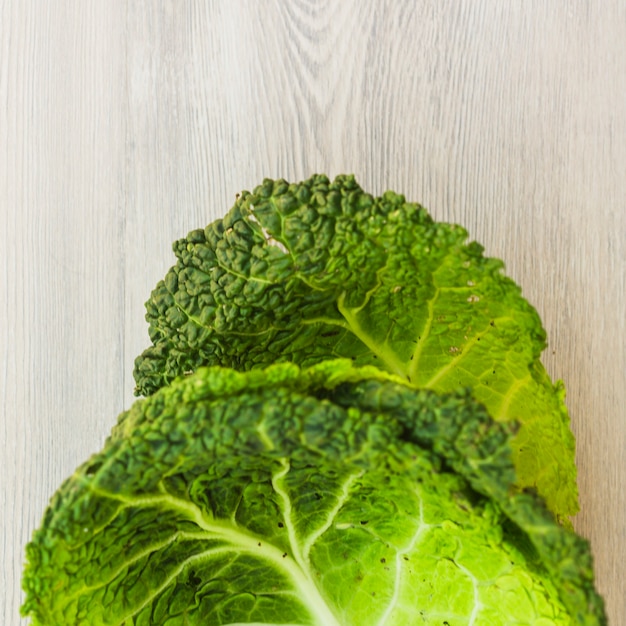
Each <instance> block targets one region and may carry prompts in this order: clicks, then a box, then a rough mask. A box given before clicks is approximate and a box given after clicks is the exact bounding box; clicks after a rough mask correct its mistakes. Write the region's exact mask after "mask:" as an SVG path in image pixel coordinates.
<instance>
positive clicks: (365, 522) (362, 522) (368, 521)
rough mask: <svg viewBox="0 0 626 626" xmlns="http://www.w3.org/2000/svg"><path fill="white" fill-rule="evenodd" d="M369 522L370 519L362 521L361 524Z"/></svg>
mask: <svg viewBox="0 0 626 626" xmlns="http://www.w3.org/2000/svg"><path fill="white" fill-rule="evenodd" d="M368 522H369V520H365V521H361V526H365V524H367V523H368Z"/></svg>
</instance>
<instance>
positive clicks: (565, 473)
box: [135, 176, 578, 523]
mask: <svg viewBox="0 0 626 626" xmlns="http://www.w3.org/2000/svg"><path fill="white" fill-rule="evenodd" d="M466 238H467V233H466V231H465V230H464V229H462V228H461V227H459V226H456V225H451V224H442V223H437V222H434V221H433V220H432V219H431V217H430V216H429V215H428V214H427V212H426V210H425V209H424V208H422V207H421V206H419V205H416V204H412V203H407V202H406V201H405V198H404V197H403V196H400V195H397V194H395V193H393V192H387V193H386V194H384V195H383V196H382V197H381V198H374V197H372V196H371V195H369V194H367V193H365V192H364V191H363V190H362V189H361V188H360V187H359V186H358V184H357V183H356V181H355V180H354V178H353V177H351V176H339V177H338V178H337V179H335V181H334V182H332V183H331V182H330V181H329V180H328V178H326V177H325V176H314V177H312V178H311V179H310V180H307V181H305V182H302V183H299V184H291V185H290V184H288V183H286V182H285V181H282V180H280V181H271V180H266V181H265V182H264V183H263V184H262V185H261V186H259V187H257V188H256V189H255V190H254V193H252V194H250V193H248V192H243V193H242V194H241V196H240V197H239V198H238V200H237V202H236V203H235V205H234V206H233V208H232V209H231V211H230V212H229V213H228V215H227V216H226V217H225V218H224V219H223V220H218V221H216V222H214V223H212V224H210V225H209V226H207V228H206V229H205V230H195V231H193V232H191V233H190V234H189V235H188V236H187V238H186V239H182V240H180V241H178V242H176V243H175V244H174V251H175V253H176V256H177V257H178V262H177V264H176V265H175V266H174V267H173V268H172V269H171V270H170V271H169V272H168V274H167V276H166V277H165V280H163V281H162V282H160V283H159V284H158V285H157V287H156V289H155V290H154V292H153V294H152V297H151V298H150V300H149V301H148V303H147V305H146V306H147V311H148V312H147V319H148V321H149V323H150V337H151V339H152V342H153V346H152V347H151V348H149V349H148V350H146V351H145V352H144V353H143V355H141V356H140V357H139V358H138V359H137V361H136V368H135V379H136V381H137V390H138V392H139V393H142V394H150V393H153V392H154V391H155V390H156V389H158V388H160V387H162V386H163V385H166V384H168V383H169V382H170V381H171V380H173V379H174V378H175V377H177V376H179V375H182V374H185V373H188V372H190V371H195V370H196V369H197V368H198V367H200V366H203V365H223V366H226V367H232V368H235V369H238V370H249V369H253V368H258V367H265V366H267V365H269V364H271V363H275V362H281V361H291V362H294V363H297V364H300V365H303V366H308V365H312V364H315V363H319V362H322V361H324V360H326V359H329V358H336V357H348V358H351V359H353V360H354V363H355V364H356V365H365V364H372V365H376V366H377V367H379V368H381V369H384V370H386V371H388V372H393V373H394V374H397V375H398V376H400V377H402V378H404V379H405V380H406V381H408V382H410V383H411V384H412V385H414V386H415V387H418V388H429V389H434V390H436V391H441V392H448V391H455V390H457V389H459V388H462V387H469V388H471V389H472V393H473V395H474V397H475V398H476V399H477V400H479V401H480V402H482V403H484V404H485V406H486V407H487V409H488V411H489V413H491V415H492V416H493V417H494V418H495V419H496V420H499V421H517V422H519V423H520V424H521V428H520V429H519V433H518V435H517V437H516V439H515V442H514V445H513V447H514V462H515V466H516V469H517V484H518V485H519V486H520V487H522V488H525V487H532V488H536V489H537V491H538V492H539V493H540V494H541V495H542V496H543V497H544V498H545V500H546V502H547V504H548V507H549V508H550V510H552V511H553V512H554V513H555V514H556V515H557V516H558V517H559V518H560V519H561V521H562V522H565V523H568V518H569V516H571V515H573V514H574V513H576V511H577V510H578V503H577V497H578V496H577V488H576V467H575V460H574V439H573V436H572V434H571V431H570V429H569V418H568V415H567V409H566V408H565V404H564V401H563V398H564V390H563V386H562V384H561V383H560V382H558V383H556V385H553V384H552V382H551V381H550V379H549V377H548V375H547V374H546V372H545V370H544V368H543V366H542V364H541V362H540V360H539V358H540V354H541V352H542V350H543V349H544V347H545V332H544V330H543V328H542V325H541V321H540V319H539V317H538V315H537V313H536V311H535V310H534V309H533V308H532V306H531V305H530V304H529V303H528V302H527V301H526V300H525V299H524V298H523V297H522V296H521V294H520V289H519V287H518V286H517V285H516V284H515V283H514V282H513V281H511V280H510V279H509V278H507V277H506V276H504V275H503V273H502V267H503V265H502V263H501V262H500V261H498V260H496V259H491V258H486V257H484V256H483V255H482V252H483V249H482V247H481V246H480V245H478V244H477V243H475V242H472V243H469V244H466V243H465V241H466Z"/></svg>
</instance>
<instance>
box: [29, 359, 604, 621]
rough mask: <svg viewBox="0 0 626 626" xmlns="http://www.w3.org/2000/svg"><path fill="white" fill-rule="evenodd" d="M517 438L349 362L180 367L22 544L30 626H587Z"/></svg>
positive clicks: (587, 571) (471, 404)
mask: <svg viewBox="0 0 626 626" xmlns="http://www.w3.org/2000/svg"><path fill="white" fill-rule="evenodd" d="M516 428H517V427H516V425H515V424H513V423H504V424H501V423H498V422H495V421H494V420H492V418H491V417H490V416H489V414H488V413H487V411H486V410H485V408H484V407H483V406H482V405H481V404H479V403H477V402H476V401H475V400H473V399H472V398H471V397H470V395H469V393H468V392H458V393H454V394H441V393H438V392H435V391H433V390H417V389H415V388H413V387H412V386H410V385H409V384H408V382H407V380H406V378H405V377H403V376H398V375H396V374H388V373H385V372H384V371H382V370H380V369H378V368H375V367H372V366H365V367H354V366H353V365H352V362H351V360H339V361H336V360H333V361H324V362H321V363H320V364H318V365H315V366H312V367H310V368H304V369H301V368H299V367H298V366H296V365H294V364H291V363H282V364H278V365H274V366H270V367H268V368H265V369H254V370H252V371H248V372H237V371H234V370H232V369H225V368H220V367H211V368H203V367H201V368H199V369H198V371H197V372H196V373H195V374H193V375H190V376H187V377H182V378H180V379H178V380H176V381H174V382H172V383H171V385H169V386H166V387H164V388H163V389H161V390H159V391H157V392H155V393H154V394H152V395H151V396H150V397H148V398H145V399H142V400H138V401H137V402H135V404H134V405H133V406H132V407H131V408H130V410H129V411H127V412H125V413H123V414H122V415H121V416H120V418H119V420H118V423H117V425H116V426H115V428H114V429H113V431H112V433H111V435H110V437H109V438H108V440H107V442H106V444H105V446H104V449H103V450H102V451H101V452H100V453H98V454H96V455H94V456H93V457H91V458H90V459H89V460H88V461H87V462H86V463H85V464H83V465H82V466H81V467H79V468H78V470H77V471H76V472H75V473H74V475H73V476H71V477H70V478H69V479H67V480H66V482H65V483H64V484H63V485H62V487H61V488H60V489H59V491H58V492H57V493H56V494H55V496H54V497H53V499H52V501H51V504H50V506H49V508H48V510H47V512H46V514H45V518H44V523H43V524H42V526H41V528H40V529H39V530H38V531H36V533H35V535H34V537H33V540H32V542H31V543H30V544H29V546H28V548H27V557H28V564H27V567H26V570H25V574H24V589H25V590H26V601H25V604H24V606H23V612H24V614H28V615H30V616H31V617H32V620H33V624H34V625H35V626H38V625H46V626H47V625H55V626H59V625H61V626H64V625H68V626H69V625H74V626H75V625H82V624H85V625H89V626H101V625H110V626H122V625H123V626H130V625H136V626H147V625H163V626H200V625H209V624H210V625H216V626H221V625H224V626H226V625H232V626H238V625H243V624H248V625H257V626H258V625H261V624H268V625H269V624H271V625H278V624H281V625H285V626H286V625H292V626H295V625H298V626H304V625H307V626H314V625H315V626H339V625H341V626H351V625H354V626H369V625H372V626H374V625H376V626H379V625H380V626H382V625H384V624H388V625H390V626H391V625H393V626H403V625H416V624H429V625H435V624H436V625H438V626H441V625H442V624H448V625H449V626H480V625H489V626H497V625H499V624H501V625H504V624H507V625H508V624H520V625H521V624H533V625H536V626H554V625H561V624H563V625H566V624H567V625H570V624H581V625H582V624H585V625H593V624H604V623H605V618H604V613H603V608H602V600H601V599H600V598H599V597H598V596H597V594H596V592H595V590H594V588H593V573H592V564H591V557H590V553H589V546H588V544H587V543H586V541H584V540H583V539H581V538H579V537H578V536H576V535H575V534H573V533H571V532H570V531H568V530H567V529H565V528H563V527H562V526H561V525H560V524H558V523H557V522H556V521H555V520H554V517H553V515H552V514H551V513H550V512H549V511H548V510H547V509H546V508H545V506H544V504H543V502H542V500H541V498H539V497H537V496H536V495H533V494H532V493H530V492H524V491H519V489H518V488H517V487H516V486H515V485H516V482H517V479H516V474H515V467H514V464H513V461H512V454H511V441H512V437H513V436H514V433H515V430H516Z"/></svg>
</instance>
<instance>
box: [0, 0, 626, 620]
mask: <svg viewBox="0 0 626 626" xmlns="http://www.w3.org/2000/svg"><path fill="white" fill-rule="evenodd" d="M0 165H1V167H0V218H1V221H0V253H1V255H0V303H1V305H0V306H1V307H2V310H3V313H2V314H0V318H1V319H2V323H1V324H0V327H1V331H0V348H1V356H2V358H1V360H0V367H1V370H0V403H1V407H2V414H1V416H0V417H1V420H2V421H1V424H0V426H1V427H0V446H1V450H2V459H3V462H2V472H1V478H0V484H1V485H2V492H1V500H0V503H1V507H2V511H1V514H0V518H1V522H0V523H1V524H2V528H3V533H2V540H1V541H0V562H1V563H2V564H3V567H2V568H1V569H0V590H2V591H0V622H1V623H2V624H5V625H7V626H10V625H12V624H17V623H19V618H18V607H19V604H20V602H21V592H20V586H19V579H20V572H21V562H22V556H23V547H24V544H25V543H26V541H27V540H28V538H29V537H30V535H31V533H32V531H33V529H34V528H35V527H36V526H37V525H38V524H39V522H40V520H41V516H42V514H43V511H44V508H45V506H46V503H47V501H48V498H49V496H50V495H51V494H52V492H53V491H54V490H55V489H56V487H57V486H58V485H59V484H60V482H61V480H62V479H63V478H64V477H66V476H68V475H69V474H70V473H71V472H72V471H73V469H74V468H75V467H76V466H77V465H78V464H79V463H80V462H82V461H83V460H84V459H85V458H86V457H87V456H88V455H89V454H90V453H92V452H94V451H96V450H98V449H99V448H100V447H101V445H102V442H103V439H104V437H105V436H106V434H107V432H108V431H109V429H110V427H111V426H112V424H113V423H114V420H115V417H116V415H117V414H118V413H119V412H120V411H121V410H122V409H123V408H124V407H127V406H128V405H129V404H130V403H131V402H132V400H133V395H132V390H133V380H132V375H131V371H132V364H133V359H134V357H135V356H136V355H137V354H139V352H140V351H141V350H142V349H143V348H144V347H145V346H146V345H147V342H148V338H147V327H146V324H145V323H144V320H143V316H144V309H143V302H144V301H145V300H146V298H147V297H148V294H149V293H150V290H151V289H152V287H153V286H154V285H155V283H156V281H157V280H158V279H159V278H161V277H162V276H163V275H164V274H165V271H166V270H167V268H168V267H169V266H170V265H171V264H172V263H173V255H172V253H171V249H170V245H171V242H172V241H173V240H174V239H176V238H179V237H181V236H184V235H185V234H186V233H187V231H189V230H190V229H192V228H196V227H201V226H204V225H205V224H206V223H208V222H209V221H211V220H212V219H214V218H216V217H217V216H220V215H221V214H222V213H223V212H225V211H226V210H227V209H228V208H229V207H230V205H231V204H232V202H233V200H234V198H235V194H236V193H237V192H238V191H240V190H241V189H250V188H251V187H254V186H255V185H256V184H257V183H259V182H260V181H261V180H262V179H263V178H264V177H266V176H269V177H285V178H287V179H290V180H300V179H302V178H304V177H307V176H308V175H310V174H311V173H313V172H321V171H323V172H326V173H328V174H329V175H336V174H338V173H342V172H353V173H355V174H356V175H357V177H358V179H359V181H360V182H361V184H362V185H363V186H364V187H365V188H366V189H368V190H370V191H372V192H376V193H380V192H382V191H384V190H385V189H387V188H392V189H395V190H397V191H400V192H403V193H405V194H406V195H407V196H408V197H409V198H410V199H412V200H416V201H420V202H422V203H423V204H424V205H425V206H427V207H429V209H430V210H431V212H432V214H433V215H434V216H435V217H436V218H437V219H439V220H449V221H455V222H459V223H462V224H463V225H464V226H466V227H467V228H468V229H469V231H470V234H471V237H472V238H474V239H476V240H478V241H480V242H482V243H483V244H484V245H485V246H486V250H487V253H488V254H489V255H491V256H497V257H500V258H502V259H504V260H505V261H506V264H507V271H508V273H509V274H510V275H511V276H512V277H513V278H514V279H515V280H516V281H517V282H519V283H520V284H521V285H522V287H523V291H524V294H525V295H526V297H527V298H528V299H529V300H530V301H531V302H532V303H533V304H534V305H535V306H536V307H537V309H538V310H539V312H540V314H541V316H542V318H543V320H544V322H545V326H546V329H547V331H548V334H549V340H550V346H549V349H548V350H547V351H546V352H545V355H544V362H545V364H546V366H547V367H548V369H549V371H550V373H551V374H552V375H553V376H554V377H556V378H563V379H564V380H565V381H566V384H567V387H568V389H569V393H568V405H569V408H570V413H571V418H572V427H573V430H574V432H575V434H576V436H577V440H578V462H579V468H580V499H581V505H582V511H581V513H580V514H579V515H578V517H577V518H576V521H575V524H576V527H577V529H578V530H579V531H580V532H581V533H583V534H584V535H586V536H587V537H589V538H590V539H591V542H592V545H593V550H594V552H595V558H596V570H597V581H598V586H599V588H600V590H601V591H602V593H603V594H604V595H605V597H606V601H607V605H608V610H609V614H610V616H611V618H612V624H615V625H619V624H626V617H625V616H626V589H625V584H624V580H625V579H626V576H625V565H624V564H625V563H626V495H625V493H626V492H625V489H624V482H625V481H626V452H625V450H626V422H625V420H624V417H625V416H624V406H625V405H626V396H625V389H626V380H625V372H626V358H625V354H626V351H625V348H624V345H625V333H624V330H625V329H624V320H625V318H626V302H625V292H626V289H625V283H626V271H625V257H626V252H625V247H626V3H624V2H623V0H573V1H571V2H561V3H559V2H545V1H544V0H526V1H524V2H522V1H521V0H514V1H511V2H508V1H507V2H503V1H501V0H461V1H457V2H439V1H432V2H426V1H422V0H419V1H417V2H411V1H408V0H406V1H395V2H394V1H386V2H383V1H380V0H366V1H357V0H350V1H348V0H341V1H338V0H335V1H323V2H322V1H319V2H315V1H304V0H299V1H296V0H257V1H252V0H248V1H243V0H220V1H215V0H214V1H210V2H207V1H205V0H193V1H192V0H189V1H186V2H173V1H171V0H164V1H161V2H158V1H155V0H152V1H150V0H134V1H132V2H131V1H128V0H111V1H108V2H88V1H85V0H50V1H45V0H43V1H40V0H5V1H4V2H0Z"/></svg>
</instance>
